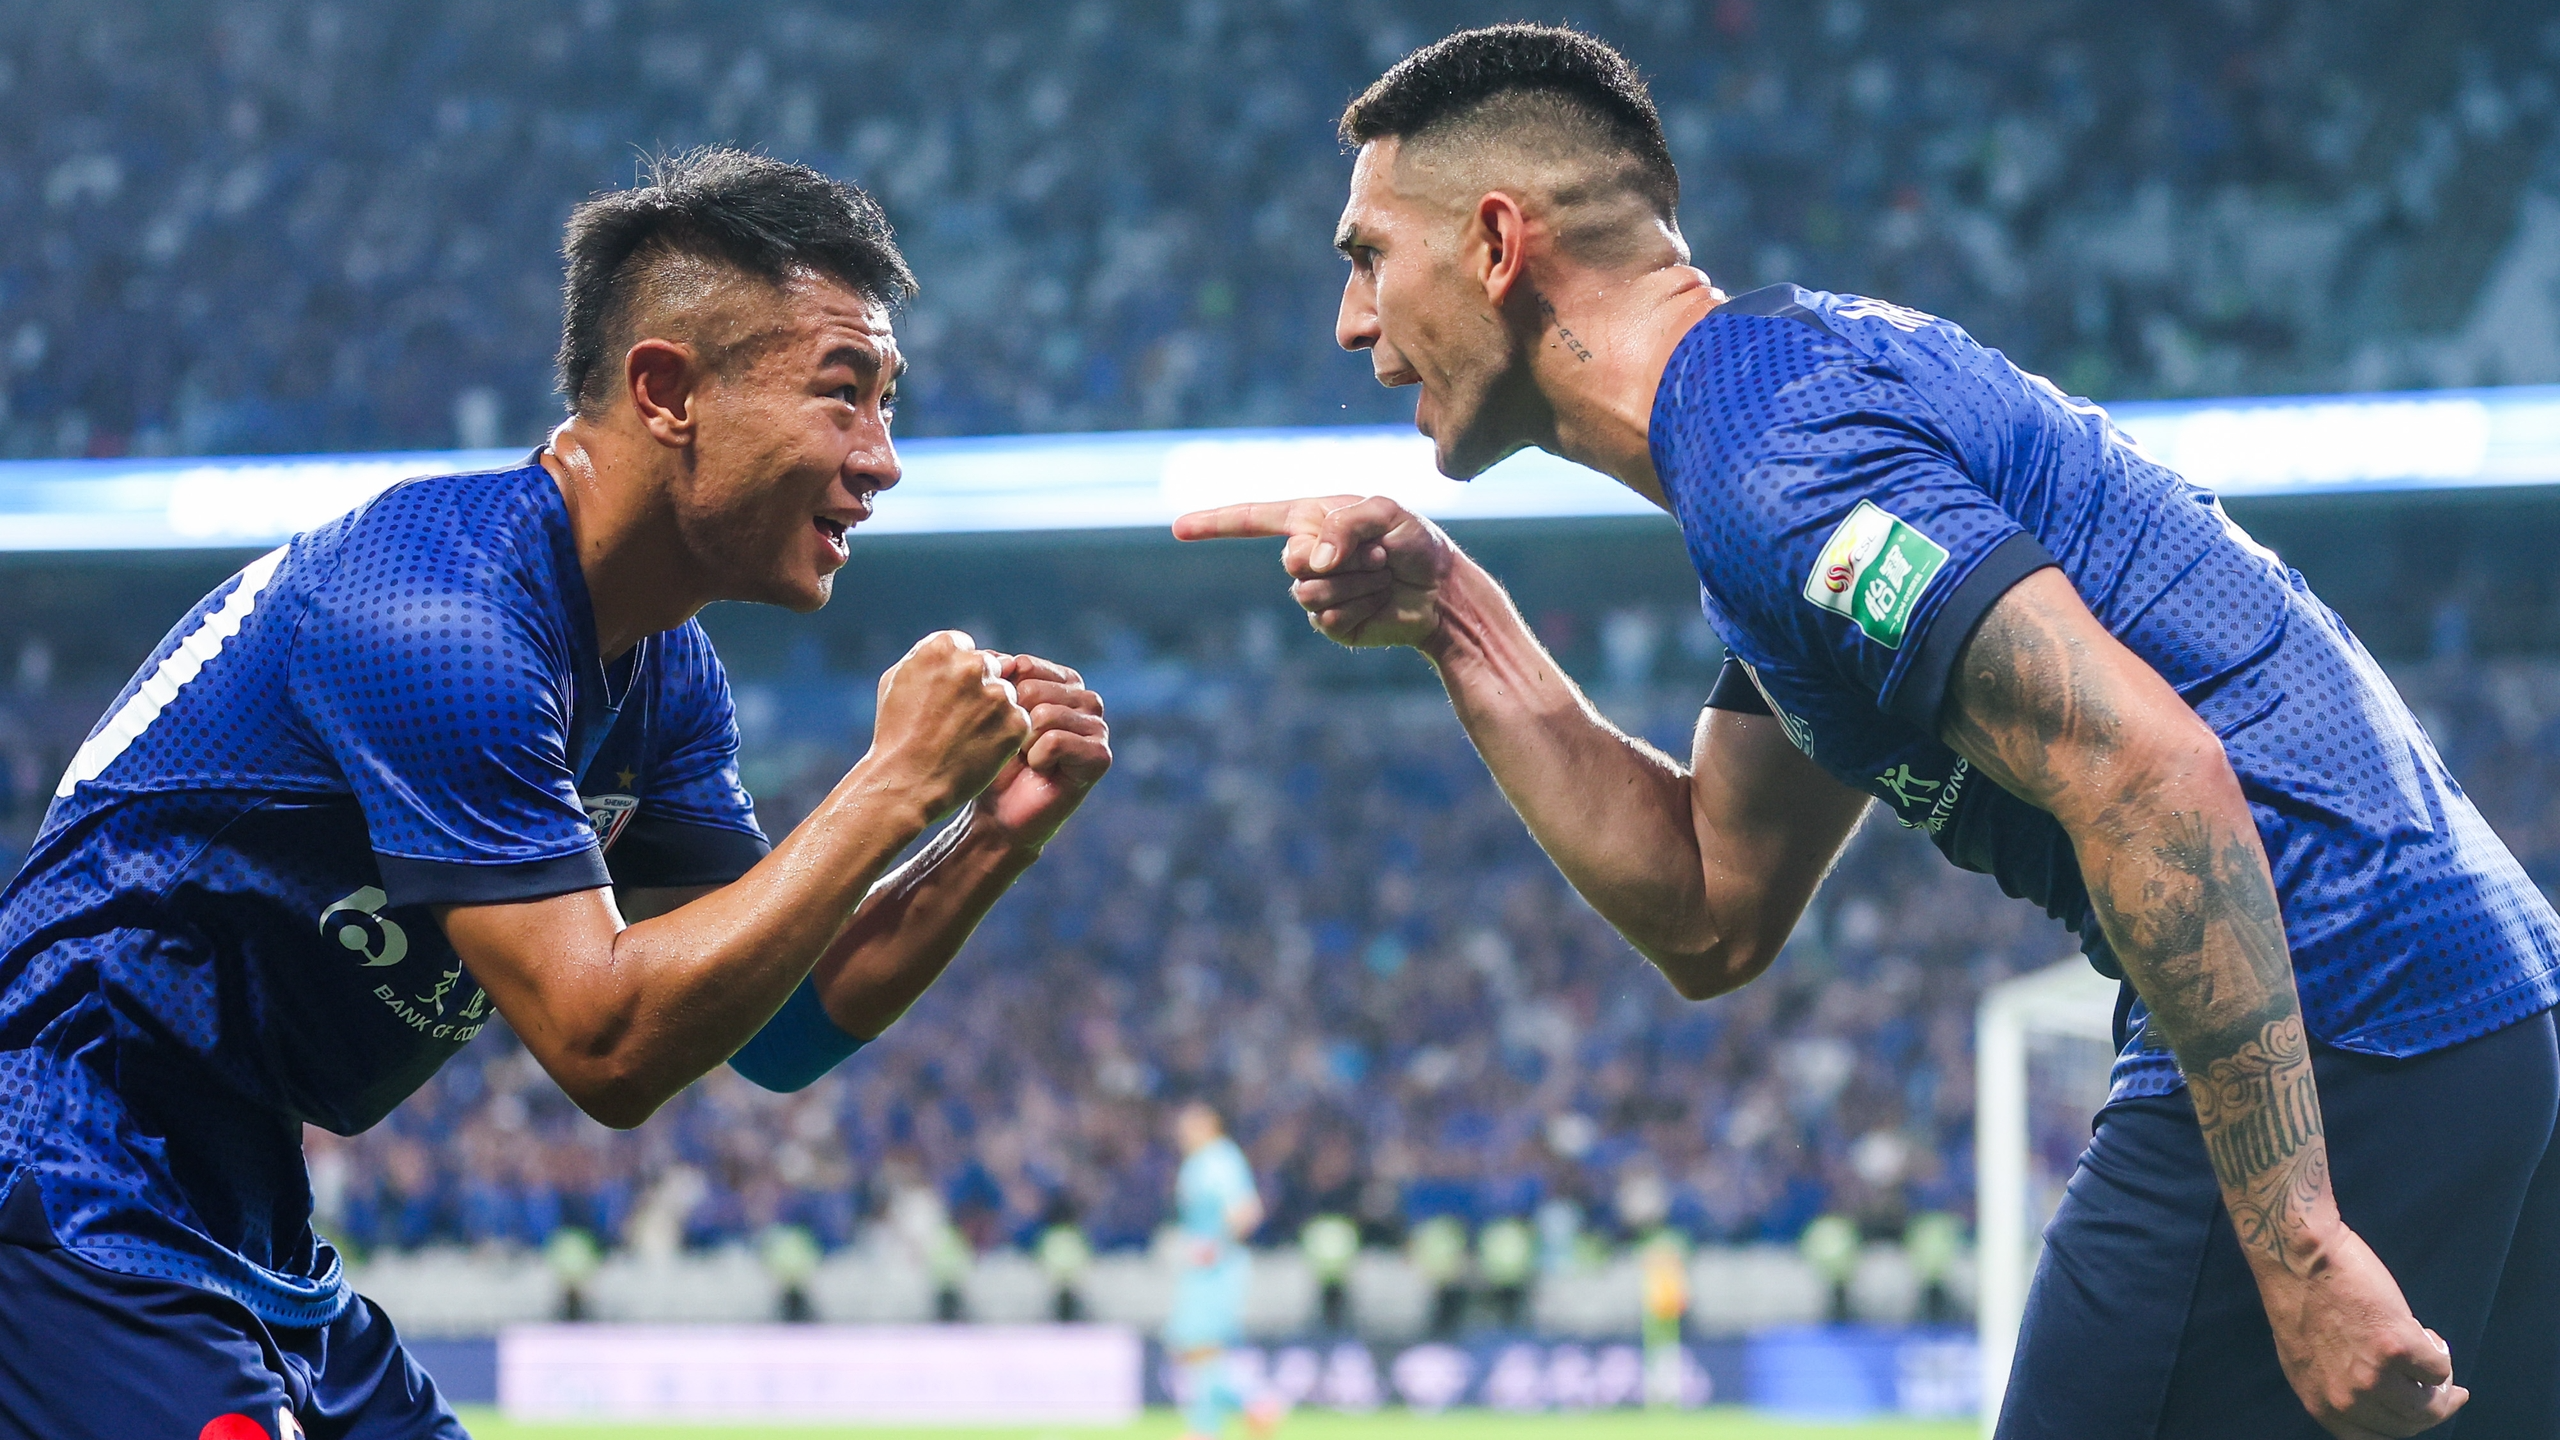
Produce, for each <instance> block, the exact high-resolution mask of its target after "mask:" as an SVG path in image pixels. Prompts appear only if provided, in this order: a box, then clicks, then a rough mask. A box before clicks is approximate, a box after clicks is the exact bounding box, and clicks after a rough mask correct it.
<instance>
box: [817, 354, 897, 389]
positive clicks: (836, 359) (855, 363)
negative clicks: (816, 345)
mask: <svg viewBox="0 0 2560 1440" xmlns="http://www.w3.org/2000/svg"><path fill="white" fill-rule="evenodd" d="M835 365H842V366H843V367H845V368H846V369H848V370H851V371H853V372H854V373H856V374H858V375H861V376H862V377H863V378H865V379H869V378H870V377H871V376H874V375H877V374H879V373H880V352H879V351H877V350H873V349H871V348H870V347H868V346H863V345H839V346H837V347H836V348H834V349H833V350H830V351H828V352H827V356H826V358H825V359H823V360H821V361H819V362H818V368H819V369H821V370H824V369H827V368H829V367H830V366H835ZM906 373H907V357H906V356H904V355H901V356H899V357H898V368H897V369H895V370H892V371H890V372H889V383H890V384H892V385H895V384H896V383H898V380H899V378H900V377H902V376H904V375H905V374H906Z"/></svg>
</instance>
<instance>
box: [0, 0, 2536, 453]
mask: <svg viewBox="0 0 2560 1440" xmlns="http://www.w3.org/2000/svg"><path fill="white" fill-rule="evenodd" d="M1573 13H1574V16H1575V18H1576V19H1577V20H1578V21H1579V22H1580V23H1582V24H1584V25H1585V26H1587V27H1588V28H1590V29H1591V30H1593V31H1595V32H1596V33H1598V34H1600V35H1602V36H1604V37H1606V38H1608V39H1610V40H1611V41H1613V42H1615V43H1617V44H1619V45H1620V46H1621V47H1623V48H1624V49H1625V50H1627V51H1628V53H1630V54H1631V55H1632V56H1633V57H1634V58H1635V59H1636V60H1637V61H1638V62H1639V63H1640V64H1641V65H1642V67H1643V68H1644V69H1645V70H1646V72H1647V73H1648V74H1649V75H1650V77H1651V79H1652V82H1653V84H1654V86H1655V91H1656V94H1657V96H1658V98H1659V100H1660V102H1661V106H1662V110H1663V115H1664V119H1665V121H1666V125H1667V129H1668V133H1669V136H1670V139H1671V144H1672V148H1673V151H1674V154H1675V156H1676V157H1677V159H1678V160H1679V162H1680V165H1681V168H1682V172H1683V175H1684V178H1685V184H1686V191H1685V200H1684V206H1683V223H1684V228H1685V229H1686V231H1687V233H1688V236H1689V239H1690V240H1691V242H1692V244H1693V245H1694V246H1695V248H1696V250H1697V253H1698V256H1699V259H1700V263H1702V264H1703V265H1704V266H1705V267H1706V268H1707V269H1708V270H1709V271H1710V272H1711V273H1712V274H1714V275H1715V276H1716V277H1717V278H1718V279H1719V281H1721V282H1722V283H1724V284H1725V285H1726V286H1727V288H1729V289H1735V290H1739V289H1741V288H1745V287H1748V286H1754V285H1759V284H1763V283H1768V282H1771V281H1775V280H1780V279H1789V280H1798V281H1802V282H1805V283H1809V284H1813V285H1816V286H1820V287H1823V288H1830V289H1841V290H1856V291H1862V292H1866V293H1873V294H1879V295H1883V296H1887V297H1890V298H1893V299H1896V300H1899V301H1902V302H1904V303H1907V304H1911V305H1915V306H1919V307H1921V308H1924V309H1929V310H1934V311H1938V312H1940V313H1944V314H1947V315H1950V316H1953V317H1955V318H1957V319H1959V320H1961V321H1963V322H1964V323H1966V324H1968V325H1969V326H1971V327H1972V328H1973V329H1974V330H1975V331H1976V333H1978V334H1980V335H1981V336H1983V337H1984V338H1985V339H1986V340H1988V341H1990V342H1991V343H1994V344H1997V345H2001V346H2003V347H2005V348H2007V349H2008V350H2009V351H2010V352H2011V353H2012V354H2013V355H2016V356H2018V357H2019V358H2020V359H2021V360H2022V361H2024V362H2025V363H2027V364H2028V365H2029V366H2030V367H2031V368H2034V369H2037V370H2040V371H2043V372H2045V373H2047V374H2050V375H2052V376H2053V377H2054V378H2055V379H2056V380H2057V381H2058V382H2059V383H2061V384H2062V385H2063V386H2064V387H2065V388H2066V389H2069V390H2072V391H2074V392H2077V393H2086V394H2092V395H2097V396H2099V397H2101V398H2126V397H2133V396H2141V395H2153V394H2197V393H2226V394H2227V393H2234V392H2257V391H2279V390H2320V389H2370V388H2387V387H2394V386H2403V385H2443V384H2474V383H2478V384H2486V383H2514V382H2526V381H2551V380H2560V149H2555V143H2554V137H2555V123H2556V122H2560V18H2555V17H2554V15H2553V14H2552V13H2551V11H2550V10H2549V8H2548V7H2547V6H2541V5H2535V4H2530V3H2522V0H2443V3H2439V4H2433V5H2426V6H2409V5H2395V4H2386V3H2371V0H2368V3H2359V4H2351V5H2346V6H2340V5H2334V4H2315V3H2311V0H2173V3H2168V4H2163V5H2150V6H2122V5H2107V4H2102V3H2098V0H2035V3H2024V0H1955V3H1939V0H1926V3H1923V0H1810V3H1804V4H1779V3H1774V0H1601V3H1598V4H1595V5H1593V6H1590V7H1587V8H1585V9H1582V10H1578V11H1575V12H1573ZM1519 15H1520V12H1518V11H1516V10H1512V9H1508V8H1496V7H1491V6H1487V5H1484V4H1479V3H1456V0H1368V3H1362V4H1356V5H1355V4H1348V3H1334V0H1269V3H1256V4H1250V5H1248V4H1241V3H1235V0H1061V3H1027V0H960V3H958V4H953V5H940V6H906V7H901V6H854V5H818V4H809V3H784V4H772V5H759V6H754V7H750V8H747V9H743V10H742V9H737V8H734V7H705V6H697V5H690V4H685V3H681V0H526V3H513V4H499V3H492V0H383V3H370V4H352V3H345V0H316V3H314V0H203V3H178V0H24V3H21V4H20V5H18V6H16V7H15V8H14V10H13V13H12V19H13V22H14V23H12V24H10V25H8V26H6V27H5V28H0V211H5V213H7V214H8V215H9V217H10V220H9V223H7V224H6V225H4V226H0V454H7V455H16V456H29V455H84V454H86V455H114V454H121V453H128V452H140V453H179V454H191V453H206V452H291V451H305V450H328V449H368V448H372V449H390V448H416V447H439V446H447V445H454V444H460V445H466V446H477V445H486V444H502V443H514V442H520V441H524V440H528V439H530V438H532V437H533V436H535V435H536V434H538V433H539V432H540V431H541V430H542V429H543V428H545V427H546V426H547V425H548V423H549V422H550V420H551V418H552V417H554V416H555V415H556V414H557V413H558V409H559V406H558V402H557V400H556V398H555V397H554V396H553V395H552V394H551V393H550V379H549V360H548V357H549V356H550V354H551V351H552V348H553V344H554V340H555V337H556V333H557V332H556V326H557V285H558V278H559V267H558V261H557V258H556V247H557V242H558V233H559V227H560V223H561V221H562V219H563V218H564V216H565V215H566V213H567V210H568V208H569V207H570V206H571V205H572V204H574V203H575V202H576V201H577V200H578V199H580V198H581V197H583V196H585V195H587V194H590V193H592V192H594V191H596V190H598V189H600V188H605V187H610V186H614V185H618V184H624V183H628V182H629V181H630V179H631V178H632V175H633V173H634V169H635V159H636V156H637V154H638V153H640V152H642V151H647V150H653V149H659V148H665V147H674V146H681V145H687V144H694V143H700V142H708V141H722V142H732V143H742V144H748V145H754V146H759V147H762V148H765V149H767V150H769V151H771V152H772V153H775V154H779V155H783V156H787V157H792V158H797V159H802V160H806V161H808V162H810V163H813V164H816V165H818V166H820V167H822V168H824V169H826V170H828V171H830V172H832V173H836V174H839V175H843V176H847V177H851V178H854V179H857V180H859V181H861V182H862V183H864V184H866V185H869V186H871V187H873V188H874V189H875V190H876V191H877V192H878V193H879V194H880V195H881V196H882V197H883V198H884V200H885V201H886V203H887V205H888V207H889V211H890V214H891V216H892V218H893V219H894V220H895V221H896V223H897V224H898V226H899V227H900V231H901V234H902V236H903V238H904V241H905V243H906V245H907V246H908V248H909V250H910V252H911V255H912V257H913V259H914V261H915V264H916V269H917V270H918V272H919V273H920V274H921V275H922V276H923V278H924V282H925V290H924V294H923V296H922V297H921V298H920V299H919V300H918V301H917V302H916V304H915V305H914V307H913V309H912V310H911V311H910V312H909V313H908V314H907V316H906V317H905V319H904V321H903V329H904V336H905V341H906V344H907V347H908V350H909V353H910V355H911V356H912V358H913V359H914V361H915V362H916V368H915V371H914V374H913V376H912V379H911V381H910V385H909V393H910V403H909V404H908V405H907V406H906V407H905V411H904V420H903V422H902V423H905V424H907V425H909V427H910V428H912V429H914V430H916V431H917V432H919V433H945V434H948V433H989V432H1012V431H1028V430H1057V429H1111V428H1127V427H1149V426H1175V425H1203V424H1256V425H1260V424H1321V423H1334V422H1347V421H1370V420H1382V419H1389V418H1395V417H1398V416H1400V415H1401V414H1402V413H1403V405H1402V403H1401V401H1400V400H1399V399H1398V398H1396V397H1391V396H1388V395H1386V394H1384V393H1382V392H1380V391H1379V390H1378V389H1377V388H1376V387H1375V386H1374V385H1372V384H1371V383H1370V381H1369V379H1368V367H1367V366H1366V365H1365V363H1363V362H1362V361H1360V360H1357V359H1354V358H1350V357H1345V356H1343V355H1340V354H1338V353H1336V352H1334V350H1333V348H1332V345H1331V343H1330V335H1331V321H1332V315H1333V307H1334V297H1335V294H1336V292H1337V289H1338V286H1339V275H1338V272H1337V269H1336V266H1337V263H1338V262H1336V261H1335V259H1334V258H1333V256H1332V255H1331V253H1330V250H1329V240H1330V237H1331V233H1332V225H1333V220H1334V216H1335V214H1336V212H1337V210H1338V209H1339V206H1340V203H1341V197H1342V190H1343V185H1344V181H1345V178H1346V176H1347V173H1348V165H1349V162H1348V161H1347V159H1346V158H1345V157H1344V156H1343V155H1342V154H1341V153H1340V152H1339V149H1338V147H1337V145H1336V144H1335V142H1334V140H1333V137H1332V123H1333V120H1334V117H1335V116H1336V114H1337V113H1338V112H1339V110H1340V107H1341V105H1342V104H1343V102H1344V101H1345V100H1346V99H1347V98H1348V97H1349V96H1350V95H1351V94H1353V93H1355V92H1356V91H1357V90H1358V89H1359V88H1360V87H1361V86H1362V85H1363V84H1365V83H1366V82H1367V81H1368V80H1370V79H1371V78H1373V77H1374V76H1375V75H1376V74H1378V73H1379V71H1380V70H1381V69H1382V68H1384V67H1385V66H1387V65H1389V64H1391V63H1392V62H1393V61H1394V60H1395V59H1397V58H1398V57H1399V56H1401V55H1403V54H1405V53H1407V52H1408V51H1409V50H1411V49H1412V48H1414V47H1416V46H1418V45H1420V44H1423V43H1426V42H1428V41H1429V40H1431V39H1434V38H1436V37H1437V36H1439V35H1440V34H1443V33H1445V32H1447V31H1448V30H1451V29H1454V28H1457V27H1459V26H1462V25H1466V24H1474V23H1483V22H1485V21H1489V20H1494V19H1505V18H1519Z"/></svg>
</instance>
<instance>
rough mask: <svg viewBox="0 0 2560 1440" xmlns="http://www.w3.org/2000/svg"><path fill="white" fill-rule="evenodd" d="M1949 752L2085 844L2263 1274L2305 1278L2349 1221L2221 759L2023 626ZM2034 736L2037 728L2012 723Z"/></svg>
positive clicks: (2171, 715)
mask: <svg viewBox="0 0 2560 1440" xmlns="http://www.w3.org/2000/svg"><path fill="white" fill-rule="evenodd" d="M1963 669H1964V671H1965V673H1964V674H1963V675H1962V676H1961V677H1960V678H1959V682H1958V683H1959V685H1960V686H1961V687H1962V688H1963V690H1964V692H1965V693H1964V694H1963V695H1962V696H1961V700H1962V703H1961V704H1959V705H1957V706H1955V707H1953V710H1954V713H1953V714H1952V716H1951V718H1950V720H1949V724H1948V736H1947V738H1948V740H1949V742H1950V743H1952V744H1954V745H1955V746H1956V748H1957V749H1959V750H1961V751H1963V752H1964V753H1965V754H1966V755H1968V756H1970V757H1972V759H1973V761H1974V763H1975V764H1976V765H1977V766H1979V767H1981V769H1982V770H1983V772H1984V773H1985V774H1988V775H1990V776H1991V777H1992V778H1993V779H1995V780H1997V781H1998V782H1999V783H2000V784H2001V785H2003V786H2005V787H2007V788H2008V789H2009V790H2011V791H2012V792H2013V793H2015V794H2017V795H2019V796H2021V797H2023V798H2025V799H2027V800H2030V801H2032V802H2034V803H2035V804H2037V805H2039V806H2041V807H2043V808H2044V809H2045V810H2047V811H2049V812H2051V813H2052V814H2053V816H2054V817H2055V819H2057V820H2058V821H2060V822H2061V824H2062V826H2063V828H2064V830H2065V831H2066V832H2067V833H2068V834H2069V835H2070V836H2071V839H2072V845H2073V849H2074V850H2075V852H2076V853H2077V855H2078V857H2079V862H2080V870H2081V874H2082V877H2083V878H2084V879H2085V880H2086V882H2087V884H2088V888H2089V899H2090V903H2091V905H2092V907H2093V908H2094V909H2095V911H2096V914H2097V918H2098V922H2099V924H2100V926H2101V927H2102V928H2103V929H2104V931H2105V933H2106V937H2107V942H2108V944H2109V945H2110V946H2111V947H2112V948H2113V949H2114V951H2115V953H2116V956H2117V958H2118V960H2119V961H2121V962H2122V964H2123V966H2124V971H2125V975H2126V977H2127V978H2128V979H2130V980H2131V981H2132V982H2133V986H2134V989H2135V990H2136V991H2137V992H2139V993H2140V994H2141V996H2142V998H2143V1002H2144V1003H2145V1005H2147V1006H2148V1007H2149V1009H2150V1011H2151V1017H2152V1019H2151V1024H2152V1026H2153V1027H2154V1028H2155V1029H2156V1030H2157V1032H2158V1034H2159V1036H2160V1038H2161V1039H2162V1040H2164V1041H2166V1042H2167V1044H2168V1046H2169V1048H2170V1050H2171V1051H2172V1053H2174V1054H2175V1055H2176V1057H2177V1060H2178V1067H2179V1069H2180V1070H2181V1071H2182V1072H2184V1074H2185V1075H2186V1077H2187V1082H2188V1087H2189V1089H2190V1090H2191V1091H2192V1093H2193V1095H2194V1099H2195V1106H2196V1117H2197V1120H2198V1122H2199V1124H2200V1125H2201V1126H2202V1128H2203V1131H2204V1142H2205V1149H2206V1152H2207V1153H2208V1154H2209V1155H2210V1156H2211V1158H2212V1161H2213V1166H2214V1173H2215V1176H2216V1178H2217V1179H2218V1180H2219V1181H2220V1183H2221V1186H2222V1190H2223V1198H2224V1200H2225V1202H2226V1204H2227V1205H2228V1207H2229V1209H2230V1211H2231V1216H2232V1221H2233V1223H2234V1224H2235V1225H2236V1226H2237V1227H2238V1230H2239V1234H2240V1238H2241V1241H2242V1242H2243V1244H2244V1246H2245V1247H2246V1248H2247V1250H2248V1253H2249V1259H2250V1263H2251V1265H2252V1266H2253V1267H2256V1268H2257V1269H2258V1270H2259V1271H2260V1273H2261V1274H2262V1275H2263V1274H2265V1273H2267V1271H2268V1270H2269V1269H2270V1268H2273V1269H2277V1270H2282V1271H2285V1272H2288V1273H2293V1274H2297V1275H2298V1274H2302V1273H2305V1271H2306V1269H2307V1267H2309V1266H2312V1265H2314V1264H2316V1263H2317V1258H2318V1254H2319V1247H2320V1244H2321V1242H2322V1240H2323V1238H2324V1237H2325V1236H2326V1235H2327V1233H2328V1232H2329V1231H2330V1230H2331V1229H2332V1228H2334V1226H2335V1224H2336V1221H2337V1209H2336V1206H2335V1205H2334V1204H2333V1203H2332V1201H2331V1199H2330V1195H2329V1179H2328V1158H2327V1150H2326V1147H2325V1145H2324V1143H2323V1140H2322V1136H2321V1121H2320V1098H2319V1093H2318V1088H2317V1086H2316V1084H2315V1083H2314V1081H2313V1078H2312V1071H2311V1056H2310V1051H2309V1047H2308V1044H2307V1042H2306V1041H2305V1038H2304V1032H2303V1028H2302V1015H2301V1006H2300V1002H2299V1001H2298V1000H2297V998H2296V996H2295V993H2294V983H2293V965H2292V960H2291V957H2290V956H2289V954H2288V953H2287V950H2286V946H2285V934H2284V920H2283V917H2282V915H2281V913H2280V911H2279V910H2278V907H2277V903H2276V893H2275V885H2274V882H2273V880H2272V878H2271V877H2270V874H2269V871H2268V867H2267V858H2266V853H2265V850H2264V848H2263V847H2262V846H2261V844H2260V843H2259V839H2258V830H2257V822H2256V819H2255V817H2254V816H2253V815H2252V814H2251V812H2250V809H2249V805H2248V801H2247V798H2246V797H2245V796H2244V795H2243V794H2242V793H2241V790H2240V782H2239V780H2238V778H2237V777H2236V776H2234V775H2233V773H2232V771H2231V764H2230V761H2229V759H2228V758H2227V757H2226V756H2225V755H2224V753H2223V750H2222V744H2221V741H2220V740H2219V739H2218V738H2217V737H2216V736H2215V735H2214V734H2213V732H2212V731H2211V730H2209V729H2207V728H2206V727H2205V725H2204V723H2203V722H2202V721H2200V720H2198V719H2197V718H2196V716H2195V713H2194V712H2193V711H2192V710H2190V709H2188V708H2187V707H2186V705H2185V704H2184V702H2182V701H2180V700H2179V699H2178V697H2177V696H2176V694H2175V693H2174V692H2172V691H2170V690H2169V689H2168V687H2167V686H2166V685H2165V684H2162V683H2161V682H2160V681H2159V680H2158V678H2157V677H2156V676H2151V675H2148V674H2147V672H2146V673H2143V674H2136V675H2133V676H2132V677H2131V678H2130V680H2127V679H2125V678H2123V677H2113V676H2110V675H2109V673H2108V671H2107V669H2106V659H2105V657H2104V656H2102V655H2101V654H2099V653H2098V652H2097V651H2096V650H2095V649H2094V648H2093V645H2092V642H2091V641H2090V640H2089V639H2085V638H2083V637H2082V636H2080V635H2079V634H2077V633H2075V632H2074V631H2073V630H2071V629H2069V628H2065V627H2064V626H2060V625H2056V624H2055V623H2053V622H2052V621H2050V620H2049V619H2048V618H2046V617H2045V616H2044V615H2040V614H2039V613H2037V612H2035V611H2033V610H2031V609H2029V608H2027V607H2024V606H2019V607H2010V606H2006V605H2004V606H2003V607H2002V608H2001V609H1999V610H1996V611H1994V612H1993V614H1992V615H1991V616H1990V617H1989V618H1987V619H1986V620H1985V621H1984V622H1983V624H1982V628H1981V630H1980V632H1979V633H1978V634H1977V635H1976V637H1975V639H1974V641H1973V644H1972V646H1971V648H1969V649H1968V651H1967V656H1966V662H1965V665H1964V667H1963ZM2003 717H2008V718H2009V719H2011V720H2016V719H2018V718H2021V717H2032V718H2031V719H2030V720H2029V721H2028V723H2001V722H2002V720H2003Z"/></svg>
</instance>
